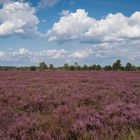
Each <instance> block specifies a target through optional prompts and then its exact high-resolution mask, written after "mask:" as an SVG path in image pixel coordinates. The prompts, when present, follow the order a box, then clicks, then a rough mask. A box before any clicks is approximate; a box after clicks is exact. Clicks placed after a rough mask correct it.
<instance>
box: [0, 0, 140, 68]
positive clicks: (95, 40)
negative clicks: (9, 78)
mask: <svg viewBox="0 0 140 140" xmlns="http://www.w3.org/2000/svg"><path fill="white" fill-rule="evenodd" d="M116 59H121V60H122V63H123V64H125V63H126V62H128V61H129V62H131V63H133V64H135V65H140V61H139V60H140V1H139V0H117V1H116V0H26V1H25V0H24V1H23V0H21V1H20V0H19V1H14V0H0V65H16V66H21V65H38V63H39V62H41V61H45V62H46V63H52V64H54V65H56V66H59V65H63V64H64V63H69V64H73V63H74V62H78V63H79V64H81V65H83V64H89V65H91V64H95V63H97V64H101V65H108V64H111V63H113V62H114V61H115V60H116Z"/></svg>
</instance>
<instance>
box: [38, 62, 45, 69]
mask: <svg viewBox="0 0 140 140" xmlns="http://www.w3.org/2000/svg"><path fill="white" fill-rule="evenodd" d="M39 69H40V70H45V69H47V64H46V63H45V62H41V63H39Z"/></svg>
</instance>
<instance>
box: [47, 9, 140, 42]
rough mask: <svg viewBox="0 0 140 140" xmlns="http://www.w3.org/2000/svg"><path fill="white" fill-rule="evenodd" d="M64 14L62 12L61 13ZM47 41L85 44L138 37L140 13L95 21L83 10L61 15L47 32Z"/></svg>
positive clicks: (114, 15)
mask: <svg viewBox="0 0 140 140" xmlns="http://www.w3.org/2000/svg"><path fill="white" fill-rule="evenodd" d="M63 13H64V12H63ZM47 36H48V40H49V41H56V42H64V41H67V40H79V41H80V42H86V43H103V42H118V41H123V40H125V39H135V38H139V37H140V12H135V13H134V14H132V15H131V16H130V17H126V16H124V15H123V14H121V13H117V14H109V15H107V16H106V17H105V18H104V19H101V20H96V19H94V18H91V17H89V16H88V13H87V12H86V11H85V10H83V9H78V10H76V12H73V13H68V14H62V17H61V18H60V20H59V21H58V22H56V23H54V25H53V27H52V29H50V30H48V32H47Z"/></svg>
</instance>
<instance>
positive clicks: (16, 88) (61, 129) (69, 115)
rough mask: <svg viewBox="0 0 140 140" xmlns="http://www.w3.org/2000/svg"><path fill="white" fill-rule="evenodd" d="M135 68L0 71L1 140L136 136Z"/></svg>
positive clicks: (138, 85)
mask: <svg viewBox="0 0 140 140" xmlns="http://www.w3.org/2000/svg"><path fill="white" fill-rule="evenodd" d="M139 138H140V72H122V71H116V72H113V71H107V72H106V71H98V72H97V71H81V72H80V71H73V72H70V71H65V72H64V71H35V72H34V71H8V72H6V71H3V72H0V139H1V140H138V139H139Z"/></svg>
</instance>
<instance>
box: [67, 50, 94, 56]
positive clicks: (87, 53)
mask: <svg viewBox="0 0 140 140" xmlns="http://www.w3.org/2000/svg"><path fill="white" fill-rule="evenodd" d="M92 54H94V51H93V50H92V49H90V48H87V49H84V50H79V51H75V52H73V53H71V54H70V55H69V57H71V58H86V57H89V56H90V55H92Z"/></svg>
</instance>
